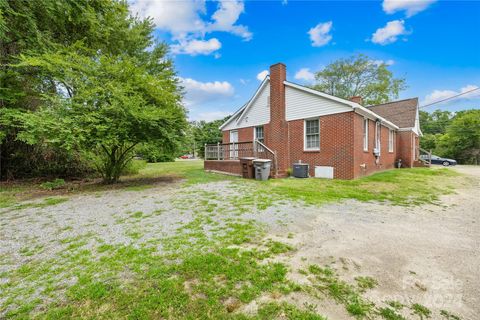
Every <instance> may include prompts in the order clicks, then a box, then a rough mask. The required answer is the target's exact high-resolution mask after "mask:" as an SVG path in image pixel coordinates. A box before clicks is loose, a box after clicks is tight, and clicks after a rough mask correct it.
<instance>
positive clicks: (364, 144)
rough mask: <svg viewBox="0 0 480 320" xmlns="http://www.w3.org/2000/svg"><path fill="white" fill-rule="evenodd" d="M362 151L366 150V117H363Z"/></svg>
mask: <svg viewBox="0 0 480 320" xmlns="http://www.w3.org/2000/svg"><path fill="white" fill-rule="evenodd" d="M363 151H368V119H367V118H364V119H363Z"/></svg>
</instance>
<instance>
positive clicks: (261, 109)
mask: <svg viewBox="0 0 480 320" xmlns="http://www.w3.org/2000/svg"><path fill="white" fill-rule="evenodd" d="M269 95H270V83H267V84H265V86H264V87H263V88H262V89H261V91H260V92H259V93H258V95H257V97H256V98H255V100H254V101H253V102H252V105H250V107H249V108H248V110H246V113H245V114H243V112H242V113H240V114H239V115H238V118H240V117H241V120H240V122H237V120H238V119H234V120H233V121H231V122H230V123H229V124H228V125H227V126H226V127H224V128H223V130H230V129H238V128H246V127H252V126H261V125H264V124H267V123H269V122H270V103H269Z"/></svg>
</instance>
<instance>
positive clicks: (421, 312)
mask: <svg viewBox="0 0 480 320" xmlns="http://www.w3.org/2000/svg"><path fill="white" fill-rule="evenodd" d="M410 309H412V314H415V315H417V316H418V317H419V318H420V320H423V319H427V318H430V316H431V314H432V311H430V309H428V308H427V307H425V306H423V305H421V304H419V303H414V304H412V305H411V306H410Z"/></svg>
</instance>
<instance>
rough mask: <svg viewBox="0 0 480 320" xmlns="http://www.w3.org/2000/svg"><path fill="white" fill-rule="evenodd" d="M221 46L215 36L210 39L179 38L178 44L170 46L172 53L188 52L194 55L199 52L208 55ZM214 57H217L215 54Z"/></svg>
mask: <svg viewBox="0 0 480 320" xmlns="http://www.w3.org/2000/svg"><path fill="white" fill-rule="evenodd" d="M221 47H222V44H221V43H220V41H218V39H217V38H212V39H210V40H190V41H188V40H180V41H179V42H178V44H173V45H172V46H171V50H172V53H175V54H189V55H192V56H196V55H199V54H203V55H208V54H210V53H212V52H214V51H217V50H218V49H220V48H221ZM215 58H219V57H217V56H215Z"/></svg>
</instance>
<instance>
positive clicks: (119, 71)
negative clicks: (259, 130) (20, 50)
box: [18, 45, 186, 183]
mask: <svg viewBox="0 0 480 320" xmlns="http://www.w3.org/2000/svg"><path fill="white" fill-rule="evenodd" d="M165 52H166V48H165V46H164V45H159V46H157V47H155V48H154V49H153V50H152V52H151V53H150V54H149V56H148V58H146V57H145V56H144V55H141V57H140V58H136V57H131V56H128V55H120V56H112V55H104V54H99V55H96V56H95V55H92V53H91V52H89V54H85V49H84V48H78V47H74V48H73V49H70V50H66V51H65V52H59V53H48V54H43V55H39V56H32V57H24V58H22V63H20V64H19V65H18V67H19V68H27V69H31V68H33V69H37V70H38V71H39V72H41V73H43V74H46V75H48V77H49V78H50V79H53V81H54V82H55V83H56V84H57V86H56V88H57V94H51V93H50V92H49V93H47V94H45V95H44V96H43V97H44V100H45V105H44V106H43V107H41V108H40V109H39V110H38V111H36V112H30V113H26V116H25V122H24V128H23V130H22V132H21V133H19V138H20V139H21V140H22V141H25V142H27V143H30V144H37V143H45V144H54V145H58V146H60V147H62V148H64V149H68V150H72V149H75V150H79V151H81V152H82V153H83V154H85V155H86V156H88V157H89V158H90V159H92V160H93V161H94V163H95V164H96V167H97V170H98V172H99V173H100V174H101V175H102V177H103V179H104V181H105V182H106V183H114V182H116V181H118V179H119V177H120V174H121V172H122V170H123V169H124V168H125V166H126V165H127V164H128V163H129V161H130V160H131V159H132V157H133V155H134V153H133V150H134V148H135V147H136V146H137V145H139V144H141V143H145V142H152V141H155V142H157V143H161V144H162V145H164V146H173V145H174V144H175V143H176V139H177V138H178V137H179V136H181V135H182V132H183V129H184V127H185V125H186V120H185V110H184V108H183V106H181V104H180V100H181V94H180V90H179V87H178V85H177V80H176V78H175V76H174V75H175V74H174V71H173V69H172V68H171V62H170V61H168V59H165Z"/></svg>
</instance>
